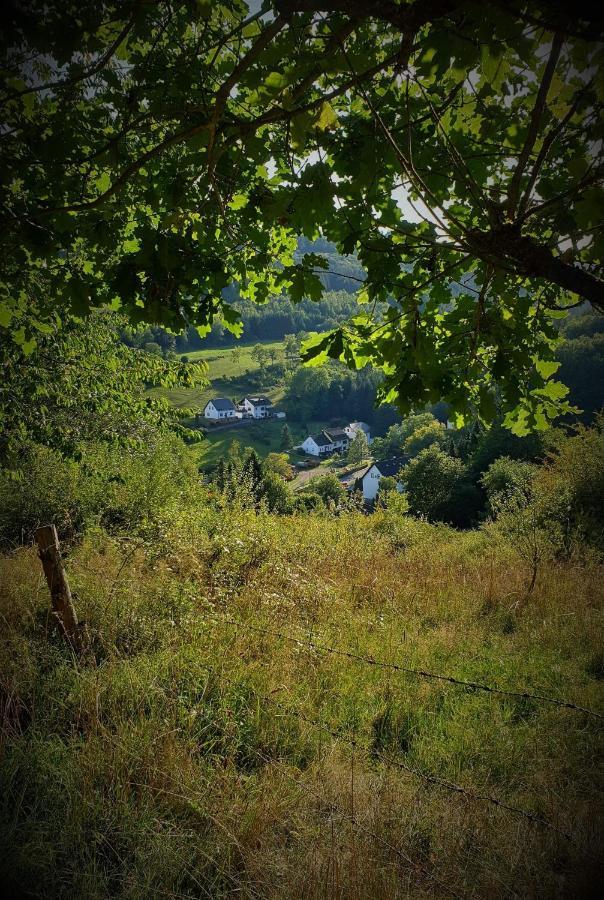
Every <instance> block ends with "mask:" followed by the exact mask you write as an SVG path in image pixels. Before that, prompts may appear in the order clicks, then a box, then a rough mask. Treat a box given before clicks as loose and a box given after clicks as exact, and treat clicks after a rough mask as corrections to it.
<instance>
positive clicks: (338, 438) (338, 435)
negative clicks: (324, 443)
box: [325, 428, 350, 450]
mask: <svg viewBox="0 0 604 900" xmlns="http://www.w3.org/2000/svg"><path fill="white" fill-rule="evenodd" d="M325 434H326V435H327V437H328V438H331V443H332V444H333V449H334V450H348V447H349V445H350V438H349V437H348V434H347V433H346V430H345V429H343V428H329V429H328V430H326V431H325Z"/></svg>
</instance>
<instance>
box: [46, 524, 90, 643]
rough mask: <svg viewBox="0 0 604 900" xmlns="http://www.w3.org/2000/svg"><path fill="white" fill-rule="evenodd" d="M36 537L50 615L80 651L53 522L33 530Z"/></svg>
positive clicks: (71, 601)
mask: <svg viewBox="0 0 604 900" xmlns="http://www.w3.org/2000/svg"><path fill="white" fill-rule="evenodd" d="M35 537H36V543H37V545H38V551H39V555H40V559H41V561H42V568H43V569H44V574H45V576H46V581H47V582H48V589H49V591H50V600H51V604H52V611H53V615H54V617H55V619H56V621H57V624H58V626H59V630H60V631H61V634H62V635H63V637H64V638H65V639H66V640H67V641H68V642H69V643H70V645H71V646H72V647H73V649H74V650H76V651H77V652H78V653H79V652H80V651H81V650H82V637H81V633H80V626H79V624H78V617H77V614H76V611H75V607H74V605H73V600H72V597H71V591H70V590H69V583H68V581H67V575H66V574H65V569H64V568H63V561H62V559H61V551H60V549H59V538H58V535H57V529H56V527H55V526H54V525H44V526H43V527H42V528H38V529H36V533H35Z"/></svg>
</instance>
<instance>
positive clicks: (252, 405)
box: [242, 397, 273, 419]
mask: <svg viewBox="0 0 604 900" xmlns="http://www.w3.org/2000/svg"><path fill="white" fill-rule="evenodd" d="M242 406H243V408H244V410H245V414H246V415H248V416H251V417H252V418H253V419H268V418H269V416H272V414H273V404H272V402H271V401H270V400H269V399H268V397H245V399H244V401H243V404H242Z"/></svg>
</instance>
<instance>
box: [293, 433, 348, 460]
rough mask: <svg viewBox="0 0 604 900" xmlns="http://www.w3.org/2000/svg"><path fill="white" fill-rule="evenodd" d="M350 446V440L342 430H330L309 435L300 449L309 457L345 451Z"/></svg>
mask: <svg viewBox="0 0 604 900" xmlns="http://www.w3.org/2000/svg"><path fill="white" fill-rule="evenodd" d="M349 444H350V438H349V437H348V435H347V434H346V431H345V430H344V429H342V428H330V429H329V431H327V430H323V431H321V432H319V434H309V435H308V437H307V438H306V440H305V441H304V442H303V444H302V449H303V450H304V452H305V453H308V454H310V456H325V454H327V453H334V452H335V451H338V450H346V449H347V448H348V445H349Z"/></svg>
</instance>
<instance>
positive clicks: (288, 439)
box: [281, 422, 294, 453]
mask: <svg viewBox="0 0 604 900" xmlns="http://www.w3.org/2000/svg"><path fill="white" fill-rule="evenodd" d="M293 446H294V439H293V438H292V435H291V431H290V428H289V425H288V424H287V422H286V423H285V425H284V426H283V428H282V430H281V451H282V452H284V453H287V451H288V450H291V449H292V447H293Z"/></svg>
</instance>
